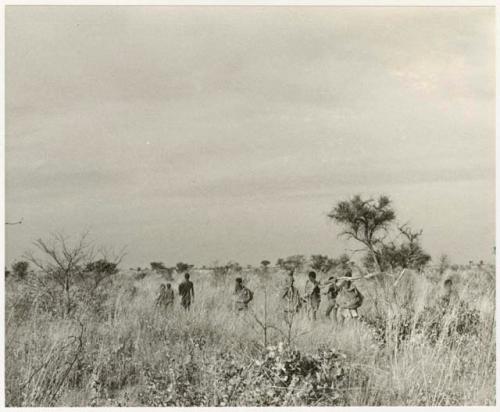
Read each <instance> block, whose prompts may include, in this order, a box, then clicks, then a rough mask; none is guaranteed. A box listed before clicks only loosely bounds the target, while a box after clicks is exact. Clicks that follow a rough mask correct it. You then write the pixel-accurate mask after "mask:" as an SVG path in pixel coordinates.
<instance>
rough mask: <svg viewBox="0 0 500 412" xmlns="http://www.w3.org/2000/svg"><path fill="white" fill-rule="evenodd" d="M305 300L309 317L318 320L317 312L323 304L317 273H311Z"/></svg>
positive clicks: (307, 282) (305, 291)
mask: <svg viewBox="0 0 500 412" xmlns="http://www.w3.org/2000/svg"><path fill="white" fill-rule="evenodd" d="M304 298H305V300H306V304H307V316H308V317H309V318H311V314H312V319H313V320H316V312H317V311H318V308H319V304H320V302H321V291H320V287H319V282H318V281H317V280H316V272H309V279H308V280H307V281H306V286H305V290H304Z"/></svg>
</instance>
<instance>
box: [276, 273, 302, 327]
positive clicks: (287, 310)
mask: <svg viewBox="0 0 500 412" xmlns="http://www.w3.org/2000/svg"><path fill="white" fill-rule="evenodd" d="M294 283H295V279H294V277H293V270H291V271H290V272H288V276H287V279H286V280H285V287H284V288H283V291H282V293H281V299H282V301H283V311H284V314H285V320H286V321H287V322H289V323H291V322H292V320H293V317H294V316H295V314H296V313H298V312H299V310H300V308H301V306H302V299H301V297H300V293H299V291H298V289H297V288H296V287H295V286H294Z"/></svg>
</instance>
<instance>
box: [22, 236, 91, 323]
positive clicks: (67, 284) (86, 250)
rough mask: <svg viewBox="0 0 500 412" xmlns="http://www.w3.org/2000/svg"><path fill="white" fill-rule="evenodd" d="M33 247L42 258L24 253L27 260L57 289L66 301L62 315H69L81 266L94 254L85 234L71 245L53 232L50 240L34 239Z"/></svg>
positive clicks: (89, 260) (64, 238) (30, 253)
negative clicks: (54, 284)
mask: <svg viewBox="0 0 500 412" xmlns="http://www.w3.org/2000/svg"><path fill="white" fill-rule="evenodd" d="M34 246H35V247H36V248H37V249H38V251H39V252H41V254H42V257H37V256H35V255H34V254H33V253H32V252H27V253H26V258H27V259H28V260H29V261H30V262H31V263H33V264H34V265H35V266H36V267H37V268H38V269H40V271H41V272H42V273H44V274H45V275H46V276H47V277H48V278H49V279H51V280H53V281H54V282H55V283H56V284H58V285H59V286H60V288H61V292H62V293H63V296H64V300H65V314H66V315H69V313H70V312H71V308H72V296H71V292H72V288H73V287H74V285H75V283H76V281H77V280H78V278H79V277H80V276H81V272H82V267H85V266H86V265H87V264H89V263H91V262H92V261H93V256H94V251H93V247H92V244H91V243H90V242H89V241H88V234H87V233H84V234H82V235H81V236H80V237H79V238H78V239H77V241H76V242H75V243H74V244H70V242H69V241H68V238H67V237H65V236H63V235H62V234H60V233H56V234H54V235H52V237H51V239H49V240H43V239H38V240H36V241H35V242H34Z"/></svg>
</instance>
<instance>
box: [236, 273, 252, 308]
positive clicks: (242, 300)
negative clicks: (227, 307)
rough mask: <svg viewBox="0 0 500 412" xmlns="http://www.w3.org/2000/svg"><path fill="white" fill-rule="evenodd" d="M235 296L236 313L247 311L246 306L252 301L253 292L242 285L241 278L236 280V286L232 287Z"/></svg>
mask: <svg viewBox="0 0 500 412" xmlns="http://www.w3.org/2000/svg"><path fill="white" fill-rule="evenodd" d="M234 294H235V297H236V298H235V309H236V310H237V311H242V310H247V309H248V304H249V303H250V302H251V301H252V299H253V292H252V291H251V290H250V289H248V288H247V287H246V286H244V285H243V279H242V278H236V284H235V287H234Z"/></svg>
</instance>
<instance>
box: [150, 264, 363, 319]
mask: <svg viewBox="0 0 500 412" xmlns="http://www.w3.org/2000/svg"><path fill="white" fill-rule="evenodd" d="M350 277H352V273H351V271H350V270H347V271H345V272H344V276H342V277H341V278H340V280H339V279H337V278H335V277H333V276H332V277H330V278H329V279H328V281H327V282H325V283H323V284H322V283H321V282H319V281H318V280H317V279H316V273H315V272H313V271H311V272H309V274H308V279H307V281H306V284H305V288H304V294H303V295H301V294H300V292H299V290H298V289H297V287H296V286H295V277H294V271H293V270H292V271H290V272H289V273H288V275H287V278H286V280H285V284H284V287H283V289H282V291H281V293H280V300H281V303H282V306H283V312H284V315H285V318H286V319H288V320H290V319H293V316H295V315H296V314H297V313H299V312H300V311H301V310H302V309H304V308H305V310H306V313H307V316H308V318H309V319H312V320H316V319H317V312H318V310H319V306H320V303H321V294H322V293H321V288H325V289H326V290H325V292H324V293H323V294H324V295H326V297H327V307H326V311H325V315H326V317H327V318H331V317H332V314H333V319H334V320H335V321H341V322H343V321H344V319H357V318H358V317H359V315H358V311H357V309H358V308H359V307H360V306H361V304H362V303H363V295H362V294H361V293H360V292H359V290H358V289H357V288H356V287H355V286H354V284H353V282H352V281H351V280H350V279H349V278H350ZM178 293H179V296H180V299H181V306H182V307H183V308H184V309H185V310H189V309H190V307H191V304H192V303H193V302H194V285H193V282H191V281H190V276H189V273H186V274H185V275H184V280H183V282H181V283H180V284H179V287H178ZM174 296H175V294H174V290H173V289H172V285H171V284H170V283H167V284H166V285H165V284H161V285H160V293H159V296H158V298H157V299H156V305H157V306H158V307H161V308H163V309H168V308H171V307H172V306H173V305H174ZM252 300H253V292H252V291H251V290H250V289H249V288H248V287H247V286H245V285H244V284H243V279H242V278H241V277H237V278H236V279H235V288H234V308H235V310H236V311H238V312H241V311H245V310H247V309H248V305H249V303H250V302H251V301H252Z"/></svg>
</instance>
